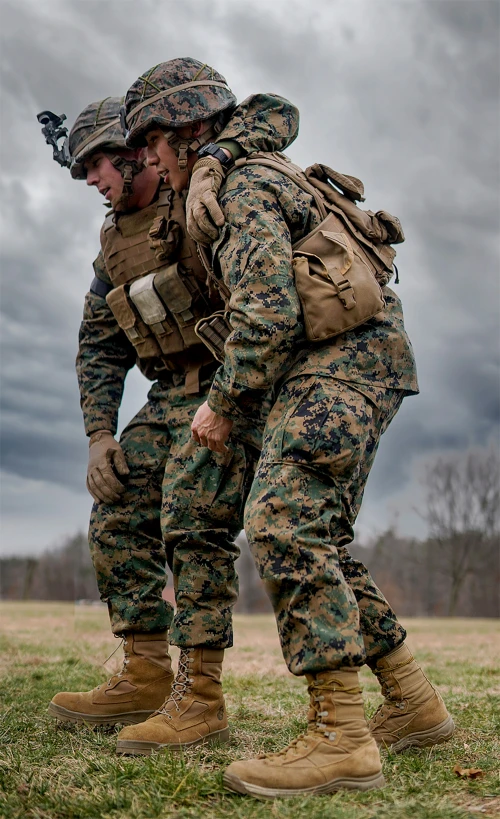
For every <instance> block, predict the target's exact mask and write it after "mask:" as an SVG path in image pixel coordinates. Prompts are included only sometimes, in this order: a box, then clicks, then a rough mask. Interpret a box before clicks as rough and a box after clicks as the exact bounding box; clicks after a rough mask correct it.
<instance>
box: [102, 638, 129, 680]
mask: <svg viewBox="0 0 500 819" xmlns="http://www.w3.org/2000/svg"><path fill="white" fill-rule="evenodd" d="M114 636H115V637H116V638H117V639H119V640H121V642H120V643H118V645H117V646H116V648H115V650H114V651H112V652H111V654H110V655H109V657H107V658H106V659H105V660H104V662H103V666H105V665H106V663H107V662H109V660H111V657H114V656H115V654H116V652H117V651H118V649H119V648H122V647H123V661H122V667H121V669H120V671H119V672H118V673H117V674H113V675H112V676H111V677H110V678H109V680H108V681H107V683H106V688H110V687H111V685H112V684H113V680H114V679H117V678H119V677H123V675H124V674H125V673H126V671H127V666H128V664H129V662H130V657H129V655H128V644H127V635H126V634H115V635H114ZM103 685H104V683H102V685H98V686H97V690H98V691H99V690H100V689H101V688H102V686H103Z"/></svg>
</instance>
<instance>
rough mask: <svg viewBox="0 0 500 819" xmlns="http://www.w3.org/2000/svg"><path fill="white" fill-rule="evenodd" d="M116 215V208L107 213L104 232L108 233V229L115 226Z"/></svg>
mask: <svg viewBox="0 0 500 819" xmlns="http://www.w3.org/2000/svg"><path fill="white" fill-rule="evenodd" d="M114 216H115V212H114V210H110V211H109V213H107V214H106V218H105V219H104V223H103V226H102V231H103V233H107V232H108V230H110V229H111V228H113V227H114V226H115V223H114Z"/></svg>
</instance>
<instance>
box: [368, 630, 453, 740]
mask: <svg viewBox="0 0 500 819" xmlns="http://www.w3.org/2000/svg"><path fill="white" fill-rule="evenodd" d="M372 671H373V673H374V674H376V675H377V677H378V679H379V682H380V684H381V686H382V694H383V695H384V697H385V700H384V702H383V703H382V705H380V706H379V708H378V710H377V711H376V713H375V714H374V716H373V717H372V719H371V720H370V723H369V727H370V731H371V732H372V736H373V738H374V739H375V741H376V742H377V743H378V745H382V746H386V747H387V748H390V749H391V750H392V751H396V752H398V751H403V750H404V749H405V748H410V747H411V746H415V747H417V748H422V747H424V746H425V745H437V744H438V743H439V742H446V741H447V740H448V739H450V738H451V737H452V736H453V732H454V730H455V725H454V722H453V720H452V718H451V716H450V715H449V713H448V711H447V710H446V706H445V704H444V702H443V700H442V698H441V696H440V694H438V692H437V691H436V689H435V688H434V686H433V685H431V683H430V682H429V680H428V679H427V677H426V676H425V674H424V672H423V671H422V669H421V668H420V666H419V665H418V664H417V663H416V662H415V660H414V659H413V656H412V654H411V652H410V650H409V649H408V647H407V646H406V645H405V643H402V645H400V646H398V647H397V648H395V649H394V651H391V652H390V654H386V655H385V657H381V659H380V660H378V661H377V663H376V664H375V666H373V667H372Z"/></svg>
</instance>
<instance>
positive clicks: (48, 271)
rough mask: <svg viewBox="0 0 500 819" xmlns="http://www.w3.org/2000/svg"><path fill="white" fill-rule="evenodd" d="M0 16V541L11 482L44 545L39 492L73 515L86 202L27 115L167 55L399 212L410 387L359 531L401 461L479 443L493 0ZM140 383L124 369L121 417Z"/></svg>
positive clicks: (88, 242)
mask: <svg viewBox="0 0 500 819" xmlns="http://www.w3.org/2000/svg"><path fill="white" fill-rule="evenodd" d="M1 22H2V30H3V44H2V57H3V69H2V71H3V76H2V102H1V106H2V108H1V110H2V146H1V150H2V174H1V176H0V185H1V193H2V202H3V212H2V216H3V236H2V251H3V260H2V273H3V286H2V301H1V305H0V309H1V311H2V339H3V340H2V379H3V387H2V405H1V406H2V442H3V443H2V458H3V470H4V473H5V474H6V475H7V476H10V479H9V478H8V479H7V480H5V479H4V482H3V493H4V507H5V510H6V511H5V513H4V517H5V516H7V520H10V518H8V515H9V509H10V510H11V522H12V527H11V530H12V532H14V531H15V525H16V520H18V519H19V515H20V513H19V508H20V503H19V498H20V497H21V496H22V492H23V487H28V486H29V487H30V490H29V491H30V492H32V493H33V492H35V489H34V488H33V486H34V484H33V481H32V480H31V482H30V479H35V480H36V481H37V484H36V493H37V498H38V500H37V501H36V503H35V502H34V501H33V510H35V511H33V515H35V514H40V510H41V508H42V506H43V501H44V498H45V499H46V505H47V506H48V507H50V509H51V510H52V511H51V512H50V514H49V512H46V514H45V515H44V524H43V525H44V526H45V527H46V529H47V533H48V534H47V538H50V537H51V536H52V535H51V534H50V532H52V531H53V532H59V531H61V530H60V529H58V528H57V523H56V522H57V519H58V517H59V513H60V510H59V509H58V507H57V497H58V494H57V493H58V491H60V492H61V493H62V494H61V497H62V496H63V495H64V498H65V502H66V503H67V505H68V509H69V507H70V506H71V504H70V503H69V502H68V494H67V493H66V494H64V492H66V489H67V488H68V487H72V488H74V489H75V490H77V489H78V488H79V487H80V488H81V494H80V495H78V496H77V495H76V494H75V497H78V498H81V509H82V510H83V512H82V514H84V515H86V514H87V507H88V500H87V498H86V496H85V495H84V489H83V485H84V472H85V458H86V455H85V449H86V441H85V438H84V437H83V432H82V421H81V413H80V409H79V403H78V391H77V387H76V380H75V376H74V357H75V353H76V345H77V340H76V336H77V327H78V324H79V321H80V316H81V309H82V302H83V297H84V294H85V292H86V290H87V288H88V284H89V282H90V279H91V278H92V271H91V262H92V259H93V258H94V257H95V255H96V252H97V245H98V231H99V226H100V223H101V221H102V218H103V215H104V209H103V208H102V207H101V205H100V204H99V199H98V196H97V195H96V193H95V191H90V190H87V189H86V186H85V184H84V183H82V182H74V181H73V180H71V179H70V177H69V174H68V173H67V171H66V170H65V169H61V168H59V166H56V165H55V164H54V163H53V162H52V160H51V151H50V149H49V148H48V147H47V146H45V145H44V144H43V138H42V136H41V134H40V131H39V125H38V123H37V122H36V119H35V115H36V113H37V112H38V111H39V110H42V109H44V108H51V109H52V110H54V111H56V113H60V112H63V111H64V112H65V113H66V114H67V115H68V123H69V124H70V125H71V124H72V122H73V120H74V118H75V116H76V115H77V114H78V112H79V111H80V110H81V109H82V108H83V107H84V106H85V105H87V104H88V103H89V102H90V101H92V100H96V99H100V98H102V97H104V96H108V95H111V96H119V95H121V94H123V93H124V92H125V91H126V88H127V86H128V85H129V84H130V83H132V82H133V81H134V80H135V79H136V77H137V76H138V75H139V73H140V72H142V71H144V70H145V69H147V68H148V67H150V66H152V65H154V64H155V63H158V62H160V61H162V60H165V59H168V58H170V57H174V56H182V55H191V56H195V57H197V58H199V59H202V60H204V61H207V62H208V63H209V64H211V65H214V66H215V67H216V68H217V69H219V70H220V71H221V72H222V73H223V74H224V75H225V76H226V77H227V79H228V81H229V83H230V84H231V85H232V87H233V88H234V90H235V92H236V93H237V95H238V97H239V98H240V99H241V98H243V97H244V96H246V95H247V94H249V93H251V92H253V91H259V90H264V91H274V92H277V93H281V94H283V95H285V96H287V97H289V98H290V99H292V100H293V101H294V102H295V103H296V104H297V105H298V106H299V108H300V110H301V135H300V137H299V139H298V140H297V143H296V144H295V145H294V146H292V148H291V149H290V151H289V153H290V155H291V156H292V158H293V159H295V160H296V161H298V162H300V163H302V164H308V163H310V162H312V161H324V162H326V163H327V164H330V165H332V166H333V167H336V168H338V169H339V170H341V171H345V172H347V173H353V174H355V175H357V176H360V177H361V178H362V179H363V181H364V182H365V187H366V191H367V202H366V206H367V207H370V208H372V209H374V210H377V209H378V208H380V207H383V208H386V209H388V210H391V211H393V212H394V213H396V214H397V215H398V216H399V217H400V218H401V221H402V222H403V225H404V228H405V233H406V236H407V242H406V244H405V245H403V246H401V247H400V248H399V249H398V265H399V269H400V273H401V285H400V287H399V293H400V295H401V296H402V299H403V302H404V306H405V316H406V322H407V327H408V330H409V333H410V335H411V338H412V341H413V344H414V347H415V352H416V355H417V361H418V367H419V378H420V385H421V390H422V394H421V396H420V397H418V398H412V399H408V401H406V402H405V405H404V407H403V410H402V411H401V413H400V415H399V416H398V417H397V419H396V420H395V422H394V424H393V426H392V427H391V429H390V430H389V431H388V433H387V434H386V436H385V440H384V441H383V444H382V446H381V449H380V453H379V455H378V460H377V463H376V465H375V469H374V472H373V475H372V478H371V479H370V483H369V486H368V490H367V508H368V509H369V510H370V514H373V515H374V516H375V518H376V521H375V522H376V525H377V526H379V527H382V526H383V525H384V523H383V521H384V515H385V511H384V510H385V506H386V505H387V504H388V503H389V504H390V501H391V498H393V497H398V498H399V499H400V500H401V497H402V495H401V493H402V491H403V493H404V489H405V487H406V490H407V499H406V501H405V500H404V499H403V501H402V504H403V506H404V504H405V503H406V504H407V506H408V507H409V506H411V504H412V494H413V491H414V490H413V488H414V465H415V463H416V462H417V461H418V460H419V459H420V458H422V457H425V456H426V454H427V455H429V456H431V455H432V453H433V452H436V451H440V452H442V451H449V450H460V449H464V448H466V447H467V446H468V445H469V444H481V443H485V442H487V441H488V440H490V439H491V437H492V435H493V434H494V432H495V430H496V429H497V425H498V412H499V410H498V398H499V390H498V358H499V348H498V316H497V312H496V311H497V307H498V298H499V295H500V294H499V277H498V266H499V258H498V241H497V234H498V223H499V202H498V187H499V185H498V183H499V162H498V156H499V151H498V148H499V126H498V92H499V77H498V70H497V66H498V33H499V6H498V3H496V2H489V0H481V2H462V0H444V1H443V2H441V0H432V1H431V2H417V1H416V0H415V2H411V3H403V2H399V0H398V2H391V0H384V2H383V3H381V2H379V3H376V4H375V3H371V2H369V0H366V2H365V0H354V1H353V2H349V3H346V2H344V0H341V2H339V1H338V0H337V2H330V0H312V2H309V3H308V4H305V3H303V2H299V0H286V2H285V0H276V2H275V3H273V4H270V3H268V2H266V0H254V2H253V3H251V4H247V3H236V2H232V1H231V0H214V1H213V2H212V3H210V4H206V3H201V2H199V0H184V1H183V2H182V3H180V2H177V0H171V1H170V0H163V2H161V3H158V2H153V0H151V1H150V0H138V2H121V0H120V1H118V0H108V2H105V3H104V2H101V0H86V1H85V2H80V1H79V0H69V1H68V0H64V2H63V0H51V2H50V3H39V2H35V0H21V1H20V2H16V3H14V2H5V0H4V2H3V3H2V21H1ZM144 384H145V382H143V380H142V381H141V379H140V377H139V376H137V377H135V376H134V378H132V384H131V387H130V388H129V391H128V396H129V397H128V398H127V397H126V402H127V401H128V402H129V403H126V408H125V410H124V413H123V415H124V417H123V421H126V420H127V418H126V415H127V414H130V411H131V407H132V404H134V406H138V404H139V403H140V401H141V400H142V395H143V394H144V392H145V386H144ZM63 486H64V487H65V489H64V490H63V489H62V487H63ZM44 487H45V494H44ZM54 487H56V490H55V489H54ZM57 487H60V490H57ZM36 493H35V494H36ZM32 497H33V495H32ZM79 502H80V501H79ZM398 502H399V501H398ZM51 504H52V506H51ZM71 508H72V510H73V511H72V513H71V514H72V515H76V514H77V513H76V512H75V511H74V509H75V508H76V507H71ZM36 510H38V511H36ZM24 514H25V516H26V515H29V512H25V513H24ZM402 514H403V516H404V510H403V513H402ZM377 515H378V517H376V516H377ZM51 516H52V524H51V523H50V518H51ZM65 525H66V524H65ZM68 525H69V524H68ZM51 526H52V529H51V528H50V527H51ZM75 528H76V527H75ZM65 531H67V530H66V529H65ZM11 539H12V535H11Z"/></svg>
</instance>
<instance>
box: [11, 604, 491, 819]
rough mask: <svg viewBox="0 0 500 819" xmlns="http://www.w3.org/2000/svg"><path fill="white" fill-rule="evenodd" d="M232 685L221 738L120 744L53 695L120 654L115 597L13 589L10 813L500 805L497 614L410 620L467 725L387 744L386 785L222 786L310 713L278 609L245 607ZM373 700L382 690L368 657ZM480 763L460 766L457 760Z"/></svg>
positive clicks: (410, 811) (439, 810)
mask: <svg viewBox="0 0 500 819" xmlns="http://www.w3.org/2000/svg"><path fill="white" fill-rule="evenodd" d="M235 619H236V628H235V631H236V636H235V648H233V649H231V650H230V651H228V652H227V661H226V662H225V674H224V687H225V691H226V699H227V706H228V711H229V715H230V720H231V728H232V738H231V741H230V743H229V744H228V745H226V746H221V747H220V748H216V749H215V750H209V751H206V752H205V751H200V750H199V749H193V750H192V751H191V752H187V753H185V754H184V755H172V754H168V753H161V754H157V755H154V756H152V757H133V758H127V757H117V756H115V753H114V747H115V742H116V733H117V730H109V729H108V730H107V731H106V730H102V729H95V730H91V729H88V728H86V727H75V726H70V727H69V728H68V727H58V726H56V724H55V723H54V721H53V720H52V719H50V718H49V717H48V715H47V712H46V709H47V703H48V702H49V700H50V699H51V697H52V696H53V694H54V693H56V692H57V691H60V690H86V689H88V688H91V687H93V686H94V685H96V684H97V683H99V682H101V681H102V680H103V679H104V677H105V675H109V673H111V672H113V671H114V670H116V669H117V668H118V667H119V666H120V665H121V661H120V652H117V653H116V654H115V655H114V657H113V658H112V659H111V660H110V661H109V662H108V663H107V665H106V670H104V669H103V668H102V666H100V665H99V663H102V661H103V660H104V659H105V658H106V657H107V656H108V655H109V654H110V653H111V652H112V651H113V650H114V649H115V648H116V645H117V642H116V641H115V640H114V639H113V638H112V636H111V635H110V633H109V631H108V624H107V614H106V611H105V609H104V608H100V607H99V608H93V607H84V606H76V607H73V606H71V605H68V604H57V603H1V604H0V623H1V634H2V637H1V645H0V673H1V674H2V678H3V679H2V682H1V688H0V691H1V695H0V701H1V703H2V713H1V722H0V726H1V727H0V816H2V817H6V818H7V817H8V819H11V817H12V819H14V818H15V819H21V817H22V819H80V818H81V819H152V818H153V817H172V819H263V818H264V817H272V819H292V817H293V819H295V817H298V818H299V819H324V818H325V819H327V818H328V817H332V819H358V817H359V819H372V818H373V819H374V818H375V817H376V818H377V819H389V817H391V819H392V818H393V817H394V819H465V817H478V816H487V817H500V780H499V767H500V763H499V760H500V713H499V700H500V662H499V659H500V639H499V636H500V630H499V624H498V622H495V621H492V620H463V619H448V620H446V619H439V620H409V621H407V622H406V623H405V625H406V626H407V627H408V631H409V635H410V637H409V640H408V642H409V644H410V645H411V647H412V648H413V650H414V652H415V653H416V654H417V656H418V658H419V660H420V662H421V664H422V665H423V667H424V668H425V670H426V671H427V672H428V673H429V674H430V675H431V677H432V679H433V680H434V681H435V682H436V683H437V684H438V685H439V687H440V690H441V692H442V693H443V695H444V696H445V698H446V701H447V704H448V707H449V709H450V711H451V713H452V715H453V718H454V720H455V722H456V724H457V732H456V735H455V737H454V739H453V740H452V741H451V742H449V743H448V744H446V745H441V746H437V747H435V748H431V749H423V750H410V751H407V752H405V753H403V754H400V755H395V754H391V753H388V752H383V761H384V773H385V777H386V780H387V785H386V787H385V788H384V789H383V790H381V791H371V792H369V793H365V794H360V793H352V792H351V793H346V792H344V793H337V794H335V795H332V796H322V797H309V798H307V799H303V798H295V799H289V800H277V801H276V802H274V803H273V802H257V801H255V800H253V799H250V798H248V797H242V796H237V795H236V794H231V793H229V792H227V791H225V790H224V789H223V787H222V778H221V772H222V770H223V768H224V766H225V765H227V764H228V763H229V762H230V761H232V760H233V759H238V758H244V757H247V756H251V755H254V754H255V753H256V752H258V751H261V750H264V751H272V750H277V749H279V748H280V747H282V746H283V745H285V744H286V743H287V742H288V741H289V740H290V739H291V738H292V737H293V736H295V735H296V734H297V733H299V732H300V731H301V730H302V729H303V728H304V726H305V722H304V717H305V704H306V700H307V696H306V688H305V685H304V683H303V681H302V680H300V679H296V678H294V677H292V676H291V675H290V674H288V672H287V670H286V668H285V667H284V664H283V661H282V658H281V652H280V649H279V644H278V640H277V637H276V630H275V625H274V620H273V618H272V617H269V616H266V615H257V616H253V617H246V616H239V617H236V618H235ZM362 682H363V686H364V693H365V697H366V705H367V713H368V715H371V713H372V712H373V711H374V710H375V708H376V706H377V705H378V703H379V702H380V698H379V695H378V693H377V683H376V680H375V678H374V677H372V676H371V674H370V673H369V672H368V671H363V675H362ZM457 764H458V765H460V766H462V767H463V768H480V769H481V771H482V772H483V775H482V776H480V777H479V778H477V779H468V778H459V777H458V776H457V775H456V774H455V773H454V772H453V768H454V767H455V765H457Z"/></svg>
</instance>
